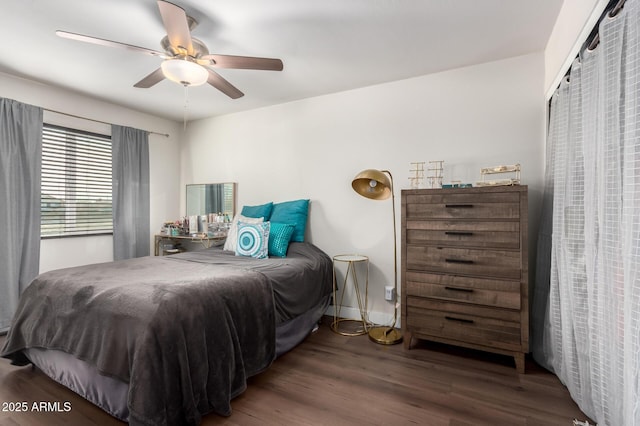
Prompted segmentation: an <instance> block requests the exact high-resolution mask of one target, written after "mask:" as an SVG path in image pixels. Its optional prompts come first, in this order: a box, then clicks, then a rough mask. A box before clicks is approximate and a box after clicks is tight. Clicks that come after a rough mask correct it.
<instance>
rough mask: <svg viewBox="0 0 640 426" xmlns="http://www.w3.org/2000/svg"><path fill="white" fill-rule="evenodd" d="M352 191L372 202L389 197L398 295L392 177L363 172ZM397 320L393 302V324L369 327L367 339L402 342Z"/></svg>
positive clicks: (386, 342) (367, 171)
mask: <svg viewBox="0 0 640 426" xmlns="http://www.w3.org/2000/svg"><path fill="white" fill-rule="evenodd" d="M351 186H352V187H353V189H354V190H355V191H356V192H357V193H358V194H360V195H362V196H363V197H366V198H369V199H372V200H386V199H387V198H389V197H391V208H392V212H393V274H394V290H395V294H396V297H397V294H398V260H397V257H398V256H397V253H398V248H397V243H396V201H395V196H394V193H393V176H391V172H390V171H389V170H375V169H367V170H363V171H361V172H360V173H358V174H357V175H356V177H355V178H354V179H353V181H352V182H351ZM397 320H398V303H397V301H395V300H394V304H393V322H392V323H391V324H390V325H388V326H373V327H369V339H371V340H372V341H374V342H376V343H379V344H381V345H395V344H396V343H400V342H402V333H400V331H399V330H398V329H396V328H395V324H396V321H397Z"/></svg>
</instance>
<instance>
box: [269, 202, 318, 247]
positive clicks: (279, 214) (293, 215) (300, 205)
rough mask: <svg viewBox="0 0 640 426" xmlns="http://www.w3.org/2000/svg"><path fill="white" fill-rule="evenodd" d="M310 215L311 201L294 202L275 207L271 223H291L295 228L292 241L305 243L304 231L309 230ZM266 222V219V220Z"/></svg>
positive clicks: (279, 204) (275, 205)
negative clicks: (308, 219)
mask: <svg viewBox="0 0 640 426" xmlns="http://www.w3.org/2000/svg"><path fill="white" fill-rule="evenodd" d="M308 214H309V200H294V201H286V202H284V203H277V204H274V205H273V210H271V217H270V219H269V220H270V221H271V222H279V223H291V224H293V225H294V226H295V228H294V230H293V235H292V236H291V241H297V242H300V243H301V242H303V241H304V231H305V230H306V228H307V215H308ZM265 220H266V219H265Z"/></svg>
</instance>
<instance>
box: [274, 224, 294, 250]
mask: <svg viewBox="0 0 640 426" xmlns="http://www.w3.org/2000/svg"><path fill="white" fill-rule="evenodd" d="M294 229H295V225H292V224H290V223H278V222H271V229H270V231H269V256H277V257H287V250H288V249H289V241H291V235H293V230H294Z"/></svg>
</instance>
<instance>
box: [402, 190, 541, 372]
mask: <svg viewBox="0 0 640 426" xmlns="http://www.w3.org/2000/svg"><path fill="white" fill-rule="evenodd" d="M401 258H402V269H401V273H402V294H401V295H402V328H403V330H404V345H405V348H407V349H408V348H410V346H411V340H412V338H418V339H426V340H432V341H437V342H442V343H447V344H452V345H458V346H464V347H468V348H473V349H479V350H483V351H488V352H494V353H499V354H503V355H508V356H513V358H514V360H515V364H516V369H517V371H518V372H519V373H524V370H525V367H524V365H525V362H524V356H525V354H526V353H527V352H528V351H529V300H528V291H529V288H528V287H529V285H528V281H529V280H528V254H527V187H526V186H494V187H477V188H452V189H415V190H403V191H402V252H401Z"/></svg>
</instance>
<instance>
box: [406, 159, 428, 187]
mask: <svg viewBox="0 0 640 426" xmlns="http://www.w3.org/2000/svg"><path fill="white" fill-rule="evenodd" d="M409 164H411V168H410V169H409V173H411V176H409V182H410V187H411V189H420V188H422V187H423V185H424V164H425V162H424V161H420V162H416V163H409Z"/></svg>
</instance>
